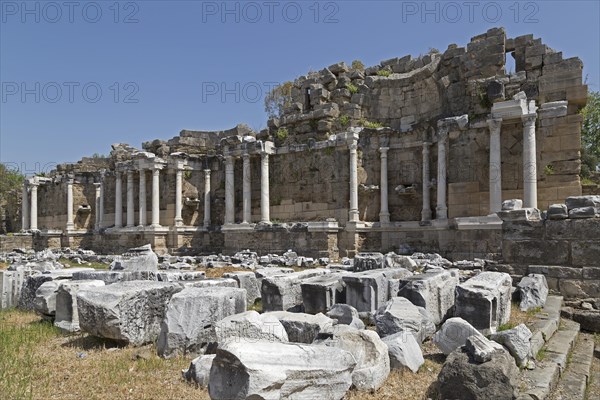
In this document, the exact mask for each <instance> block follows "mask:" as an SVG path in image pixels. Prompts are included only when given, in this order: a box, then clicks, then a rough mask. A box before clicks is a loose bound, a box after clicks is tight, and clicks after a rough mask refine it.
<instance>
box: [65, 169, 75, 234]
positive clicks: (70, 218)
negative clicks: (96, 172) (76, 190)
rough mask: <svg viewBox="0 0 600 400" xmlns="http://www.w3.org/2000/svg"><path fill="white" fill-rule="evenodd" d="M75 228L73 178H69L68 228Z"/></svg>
mask: <svg viewBox="0 0 600 400" xmlns="http://www.w3.org/2000/svg"><path fill="white" fill-rule="evenodd" d="M73 229H75V223H74V222H73V179H68V180H67V230H68V231H70V230H73Z"/></svg>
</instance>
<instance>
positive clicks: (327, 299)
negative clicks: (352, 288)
mask: <svg viewBox="0 0 600 400" xmlns="http://www.w3.org/2000/svg"><path fill="white" fill-rule="evenodd" d="M342 275H343V274H341V273H331V274H328V275H323V276H316V277H314V278H310V279H307V280H305V281H304V282H303V283H302V284H301V285H300V286H301V289H302V303H303V304H304V312H306V313H308V314H318V313H326V312H327V311H329V310H331V307H333V305H334V304H337V303H343V302H345V301H346V285H345V284H344V281H343V280H342Z"/></svg>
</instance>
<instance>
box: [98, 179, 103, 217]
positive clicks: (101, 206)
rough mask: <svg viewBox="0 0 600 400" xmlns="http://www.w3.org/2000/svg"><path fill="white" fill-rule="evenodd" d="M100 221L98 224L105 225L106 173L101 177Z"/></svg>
mask: <svg viewBox="0 0 600 400" xmlns="http://www.w3.org/2000/svg"><path fill="white" fill-rule="evenodd" d="M100 179H101V180H100V221H99V222H98V226H99V227H100V228H103V227H104V174H102V176H101V177H100Z"/></svg>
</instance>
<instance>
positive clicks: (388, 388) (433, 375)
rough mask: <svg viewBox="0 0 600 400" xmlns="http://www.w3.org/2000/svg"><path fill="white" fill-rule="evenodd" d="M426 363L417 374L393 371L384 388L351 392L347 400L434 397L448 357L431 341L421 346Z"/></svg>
mask: <svg viewBox="0 0 600 400" xmlns="http://www.w3.org/2000/svg"><path fill="white" fill-rule="evenodd" d="M421 348H422V350H423V357H424V358H425V363H424V364H423V365H422V366H421V368H419V371H418V372H417V373H416V374H415V373H413V372H411V371H410V370H408V369H403V370H397V369H396V370H392V372H390V375H389V376H388V378H387V380H386V381H385V383H384V384H383V386H382V387H381V388H380V389H379V390H376V391H375V392H374V393H368V392H359V391H357V390H350V391H349V392H348V394H347V395H346V397H345V398H344V399H345V400H389V399H402V400H422V399H428V398H430V397H434V396H433V393H434V391H435V382H436V381H437V377H438V374H439V373H440V370H441V369H442V365H443V364H444V360H445V359H446V357H445V356H444V354H443V353H441V352H440V351H439V350H438V348H437V347H435V345H434V344H433V342H431V341H427V342H425V343H423V345H422V346H421Z"/></svg>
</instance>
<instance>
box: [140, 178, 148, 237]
mask: <svg viewBox="0 0 600 400" xmlns="http://www.w3.org/2000/svg"><path fill="white" fill-rule="evenodd" d="M139 197H140V199H139V200H140V211H139V217H140V226H146V225H147V224H148V218H147V214H148V211H147V210H148V208H147V206H146V170H145V169H144V168H141V169H140V195H139Z"/></svg>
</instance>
